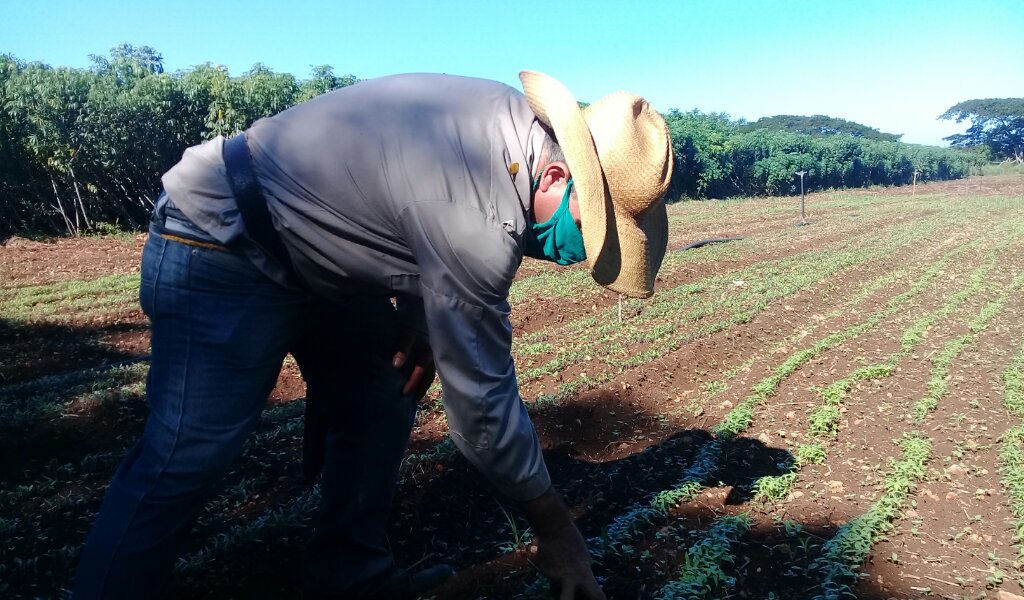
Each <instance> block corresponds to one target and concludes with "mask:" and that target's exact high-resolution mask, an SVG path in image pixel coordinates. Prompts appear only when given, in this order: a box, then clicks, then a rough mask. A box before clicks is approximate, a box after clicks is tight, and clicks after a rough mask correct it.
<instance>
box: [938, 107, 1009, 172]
mask: <svg viewBox="0 0 1024 600" xmlns="http://www.w3.org/2000/svg"><path fill="white" fill-rule="evenodd" d="M939 119H943V120H947V121H948V120H955V121H956V122H957V123H962V122H964V121H966V120H970V121H971V126H970V127H969V128H968V129H967V132H966V133H957V134H955V135H951V136H949V137H947V138H944V139H945V140H946V141H948V142H950V143H951V144H952V145H953V146H955V147H957V148H968V147H972V146H985V147H987V148H988V149H989V151H990V152H991V154H992V158H995V159H1013V160H1016V161H1017V162H1024V98H978V99H975V100H965V101H963V102H961V103H960V104H956V105H954V106H951V107H949V110H947V111H946V112H944V113H942V114H941V115H939Z"/></svg>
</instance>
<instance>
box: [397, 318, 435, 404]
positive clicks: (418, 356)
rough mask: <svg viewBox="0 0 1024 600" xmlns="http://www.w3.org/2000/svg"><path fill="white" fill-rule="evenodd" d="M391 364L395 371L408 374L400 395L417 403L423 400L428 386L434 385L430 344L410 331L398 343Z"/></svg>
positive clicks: (432, 357)
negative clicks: (410, 397) (398, 370)
mask: <svg viewBox="0 0 1024 600" xmlns="http://www.w3.org/2000/svg"><path fill="white" fill-rule="evenodd" d="M391 364H392V365H394V367H395V368H396V369H402V370H403V372H407V373H408V374H409V376H408V379H406V381H405V385H404V386H403V387H402V393H403V394H405V395H406V396H409V395H411V396H412V397H413V399H415V400H416V401H417V402H419V401H420V399H421V398H423V396H424V394H426V393H427V390H428V389H430V384H432V383H434V375H435V374H436V370H435V369H434V354H433V353H432V352H431V351H430V344H428V343H427V340H426V338H424V337H423V335H422V334H420V333H418V332H416V331H412V330H410V331H409V332H408V333H406V334H405V336H403V337H402V339H401V340H399V342H398V349H397V350H396V351H395V356H394V358H392V359H391Z"/></svg>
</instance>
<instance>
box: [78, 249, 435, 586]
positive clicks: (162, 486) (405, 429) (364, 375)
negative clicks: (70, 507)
mask: <svg viewBox="0 0 1024 600" xmlns="http://www.w3.org/2000/svg"><path fill="white" fill-rule="evenodd" d="M140 300H141V303H142V308H143V310H144V311H145V313H146V314H147V315H148V316H149V318H150V320H151V323H152V364H151V366H150V370H149V375H148V379H147V382H146V399H147V402H148V404H149V408H150V413H149V417H148V419H147V421H146V426H145V431H144V433H143V435H142V437H141V439H140V440H139V441H138V442H137V443H136V444H135V446H134V447H133V448H132V449H131V450H130V451H129V453H128V455H127V456H126V457H125V459H124V461H123V462H122V464H121V466H120V467H119V469H118V470H117V472H116V474H115V475H114V478H113V480H112V481H111V483H110V487H109V488H108V490H107V494H106V497H105V499H104V501H103V505H102V507H101V509H100V512H99V515H98V517H97V519H96V523H95V525H94V526H93V530H92V532H91V533H90V535H89V538H88V541H87V542H86V546H85V549H84V551H83V554H82V558H81V561H80V563H79V567H78V572H77V576H76V579H75V586H74V593H73V597H74V598H80V599H86V598H152V597H157V596H159V595H160V593H161V592H162V591H163V590H164V589H165V588H166V584H167V581H168V578H169V575H170V574H171V571H172V568H173V564H174V561H175V559H176V557H177V556H178V554H179V553H180V551H181V548H182V544H183V542H184V541H185V540H186V538H187V536H188V534H189V531H190V529H191V526H192V524H193V523H194V520H195V518H196V515H197V513H198V511H199V509H200V508H201V507H202V503H203V501H204V500H205V499H206V497H207V494H208V493H209V491H210V489H211V487H212V486H213V485H214V484H215V483H216V482H217V480H218V479H219V478H220V476H221V475H222V474H223V473H224V472H225V471H226V470H227V469H228V468H229V466H230V465H231V463H232V461H233V460H234V459H235V458H236V457H237V456H238V455H239V454H240V453H241V451H242V448H243V444H244V442H245V440H246V437H247V436H248V435H249V434H250V433H251V432H252V431H253V428H254V427H255V425H256V423H257V421H258V419H259V415H260V412H261V410H262V409H263V407H264V405H265V403H266V399H267V396H268V395H269V393H270V391H271V389H272V387H273V385H274V383H275V381H276V378H277V375H278V373H279V371H280V367H281V362H282V360H283V359H284V356H285V354H286V353H287V352H289V351H291V352H292V354H293V355H294V356H295V358H296V361H297V363H298V364H299V367H300V369H301V370H302V373H303V376H304V377H305V379H306V381H307V385H308V390H309V393H314V391H315V393H318V394H329V396H330V402H329V403H328V404H329V407H330V412H331V413H332V414H331V430H330V435H329V437H328V442H327V451H328V453H327V458H326V462H325V466H324V471H323V477H322V484H321V492H322V499H321V506H320V511H319V514H318V516H317V519H316V526H315V532H314V534H313V538H312V541H311V542H310V546H309V548H308V549H307V560H306V573H305V581H306V583H307V586H308V588H309V589H310V590H311V591H313V592H316V593H338V594H344V591H345V590H346V589H347V588H349V587H351V586H353V585H357V584H359V583H360V582H365V581H366V580H368V579H370V578H373V577H374V576H377V575H380V574H382V573H384V572H386V571H388V570H390V569H392V568H394V565H393V559H392V555H391V551H390V548H389V546H388V540H387V537H386V533H385V532H386V525H387V521H388V518H389V516H390V510H391V504H392V496H393V493H394V488H395V480H396V476H397V472H398V468H399V465H400V463H401V459H402V455H403V453H404V451H405V447H406V443H407V441H408V437H409V432H410V430H411V427H412V422H413V418H414V415H415V409H416V408H415V402H414V399H412V398H410V397H408V396H403V395H402V392H401V389H402V385H403V383H404V381H405V376H404V374H403V373H400V372H399V371H398V370H396V369H394V368H393V367H392V366H391V356H392V354H393V351H394V348H395V343H396V340H397V337H398V336H399V335H400V333H401V323H400V322H399V319H398V317H397V313H396V312H395V311H394V309H393V307H392V305H391V302H390V301H389V299H388V298H382V297H355V298H352V299H351V300H347V301H342V302H331V303H328V302H326V301H323V300H319V299H317V298H315V297H313V296H311V295H310V294H308V293H306V292H303V291H299V290H296V289H288V288H285V287H283V286H280V285H278V284H276V283H274V282H273V281H272V280H270V279H269V278H267V277H266V276H264V275H263V274H262V273H261V272H260V271H259V270H257V269H256V267H254V266H253V265H252V264H251V262H250V261H249V260H248V259H246V258H245V257H244V256H243V255H240V254H235V253H229V252H222V251H219V250H215V249H208V248H200V247H195V246H191V245H186V244H182V243H178V242H173V241H168V240H166V239H164V238H162V237H160V236H158V235H152V234H151V235H150V237H149V240H148V242H147V243H146V247H145V250H144V253H143V259H142V286H141V290H140Z"/></svg>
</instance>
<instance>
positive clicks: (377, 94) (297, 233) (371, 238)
mask: <svg viewBox="0 0 1024 600" xmlns="http://www.w3.org/2000/svg"><path fill="white" fill-rule="evenodd" d="M246 135H247V139H248V143H249V148H250V151H251V153H252V160H253V169H254V171H255V174H256V177H257V179H258V180H259V183H260V186H261V188H262V190H263V194H264V196H265V197H266V199H267V204H268V208H269V210H270V212H271V214H272V215H273V218H274V221H275V226H276V228H277V230H278V232H279V233H280V235H281V238H282V240H283V242H284V244H285V246H286V248H287V249H288V253H289V255H290V257H291V260H292V262H293V266H294V268H295V270H296V272H297V273H298V274H299V277H300V279H302V281H303V282H304V283H305V284H306V285H308V286H309V287H310V288H312V289H313V290H314V291H315V292H317V293H319V294H322V295H325V296H327V297H336V296H339V295H346V294H362V293H386V294H404V295H408V296H412V297H417V298H420V299H422V308H423V313H422V316H423V322H424V323H425V326H426V329H427V333H428V334H429V337H430V344H431V348H432V350H433V352H434V359H435V361H436V364H437V370H438V374H439V375H440V377H441V382H442V384H443V389H444V405H445V410H446V413H447V416H448V423H449V429H450V432H451V435H452V438H453V440H454V441H455V443H456V445H457V446H458V447H459V449H460V450H461V451H462V453H463V454H464V455H465V456H466V457H467V458H468V459H469V460H470V461H471V462H472V463H473V464H474V465H476V467H477V468H479V469H480V470H481V472H483V473H484V475H485V476H487V477H488V478H489V479H490V480H491V481H492V482H493V483H494V484H495V485H496V486H497V487H498V488H499V489H500V490H501V491H502V492H504V493H505V494H507V495H508V496H509V497H511V498H513V499H516V500H528V499H532V498H535V497H537V496H539V495H540V494H541V493H543V492H544V491H545V490H546V489H547V488H548V486H549V485H550V479H549V477H548V473H547V469H546V467H545V465H544V459H543V456H542V454H541V451H540V445H539V443H538V440H537V435H536V432H535V431H534V428H533V425H532V423H531V422H530V419H529V416H528V415H527V412H526V409H525V407H524V406H523V403H522V400H521V398H520V396H519V391H518V385H517V383H516V376H515V369H514V365H513V362H512V354H511V347H512V328H511V325H510V322H509V310H510V309H509V305H508V291H509V287H510V286H511V284H512V279H513V277H514V275H515V272H516V270H517V269H518V268H519V264H520V262H521V260H522V236H523V232H524V230H525V228H526V226H527V219H526V214H527V211H528V207H529V195H530V188H531V181H530V174H531V173H532V172H533V170H534V166H535V162H536V160H537V158H539V157H538V154H539V153H540V148H541V144H542V142H543V140H544V137H545V133H544V129H543V128H542V127H541V126H540V125H539V122H538V121H537V119H536V116H535V115H534V114H533V112H532V111H531V110H530V108H529V106H528V105H527V102H526V99H525V97H524V96H523V95H522V94H521V93H520V92H519V91H517V90H515V89H513V88H511V87H508V86H506V85H504V84H500V83H497V82H493V81H487V80H481V79H471V78H464V77H453V76H446V75H427V74H418V75H397V76H392V77H385V78H381V79H375V80H370V81H365V82H362V83H359V84H356V85H354V86H351V87H347V88H343V89H341V90H337V91H334V92H331V93H328V94H325V95H323V96H320V97H318V98H315V99H313V100H311V101H309V102H306V103H303V104H301V105H298V106H295V107H293V108H291V109H288V110H286V111H284V112H282V113H280V114H278V115H275V116H273V117H270V118H267V119H262V120H260V121H258V122H257V123H256V124H255V125H253V127H252V128H251V129H250V130H249V131H248V132H247V133H246ZM222 147H223V140H222V139H218V140H214V141H212V142H210V143H207V144H204V145H202V146H198V147H195V148H191V149H189V150H187V151H186V152H185V156H184V157H183V159H182V161H181V162H180V163H179V164H178V165H176V166H175V167H174V168H172V169H171V170H170V171H169V172H168V173H167V174H165V175H164V178H163V183H164V187H165V189H166V190H167V193H168V195H169V196H170V197H171V198H172V200H173V202H174V204H175V205H176V206H177V207H178V208H179V209H180V210H181V211H182V212H183V213H184V214H185V215H186V216H188V218H189V219H190V220H191V221H193V222H194V223H195V224H196V225H198V226H199V227H200V228H202V229H203V230H205V231H206V232H207V233H208V234H210V235H211V236H212V237H213V238H215V239H217V240H218V241H220V242H222V243H225V244H227V243H231V242H232V241H234V240H235V239H236V238H237V237H238V236H239V235H242V234H243V233H244V226H243V224H242V223H241V219H240V216H239V214H238V209H237V206H236V205H235V202H234V199H233V197H232V194H231V190H230V187H229V185H228V183H227V179H226V177H225V174H224V163H223V159H222V156H221V149H222ZM517 171H518V172H517ZM253 258H254V260H256V262H257V264H258V265H260V266H261V268H263V269H264V270H265V272H267V273H268V275H270V276H271V277H275V278H280V273H279V272H277V271H276V270H275V269H274V266H273V265H272V264H269V265H268V264H267V262H266V261H265V260H264V259H261V257H259V256H254V257H253Z"/></svg>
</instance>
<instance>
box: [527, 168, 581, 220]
mask: <svg viewBox="0 0 1024 600" xmlns="http://www.w3.org/2000/svg"><path fill="white" fill-rule="evenodd" d="M543 169H544V172H543V174H542V175H541V178H540V182H539V183H538V184H537V189H536V190H534V192H533V218H534V221H535V222H537V223H543V222H545V221H547V220H548V219H550V218H551V215H553V214H555V211H556V210H558V207H559V205H561V203H562V197H563V196H565V187H566V185H568V183H569V178H570V177H572V174H571V173H570V172H569V166H568V165H566V164H565V163H564V162H553V163H550V164H548V165H547V166H545V167H543ZM569 212H570V213H572V218H573V220H575V221H576V225H577V226H579V224H580V205H579V202H578V201H577V200H576V197H575V196H573V197H571V198H570V199H569Z"/></svg>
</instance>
